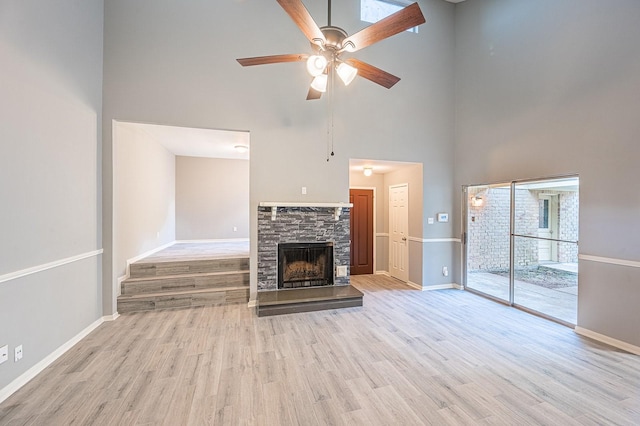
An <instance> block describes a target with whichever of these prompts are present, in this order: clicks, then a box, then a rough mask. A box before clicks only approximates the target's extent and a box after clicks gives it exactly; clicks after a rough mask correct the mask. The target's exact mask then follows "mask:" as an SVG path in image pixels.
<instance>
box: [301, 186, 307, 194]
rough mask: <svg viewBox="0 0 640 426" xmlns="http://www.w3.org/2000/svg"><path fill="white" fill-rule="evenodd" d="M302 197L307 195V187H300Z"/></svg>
mask: <svg viewBox="0 0 640 426" xmlns="http://www.w3.org/2000/svg"><path fill="white" fill-rule="evenodd" d="M302 195H307V187H306V186H303V187H302Z"/></svg>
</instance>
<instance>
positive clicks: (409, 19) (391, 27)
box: [237, 0, 425, 100]
mask: <svg viewBox="0 0 640 426" xmlns="http://www.w3.org/2000/svg"><path fill="white" fill-rule="evenodd" d="M277 2H278V3H279V4H280V6H282V8H283V9H284V10H285V12H287V13H288V14H289V16H290V17H291V19H293V21H294V22H295V23H296V25H297V26H298V27H299V28H300V30H301V31H302V32H303V33H304V35H305V36H306V37H307V39H309V41H310V42H311V48H312V49H313V54H311V55H309V54H306V53H298V54H285V55H271V56H258V57H253V58H241V59H237V61H238V62H239V63H240V65H242V66H243V67H248V66H252V65H265V64H276V63H281V62H303V61H306V62H307V71H308V72H309V74H311V76H312V77H313V80H312V82H311V87H310V88H309V93H308V94H307V100H310V99H319V98H320V97H321V96H322V93H324V92H325V91H326V90H327V81H328V78H329V76H330V75H331V76H333V73H334V71H335V73H336V74H338V77H340V79H341V80H342V81H343V83H344V84H345V85H348V84H349V83H351V81H353V79H354V78H355V77H356V75H358V74H359V75H360V76H361V77H363V78H366V79H367V80H370V81H372V82H374V83H377V84H379V85H381V86H383V87H386V88H387V89H390V88H391V87H392V86H393V85H394V84H396V83H397V82H398V81H400V78H399V77H396V76H395V75H392V74H389V73H388V72H386V71H383V70H381V69H380V68H376V67H374V66H373V65H370V64H368V63H366V62H363V61H360V60H358V59H355V58H346V59H343V58H342V57H341V55H342V54H343V53H344V52H347V53H351V52H355V51H358V50H360V49H363V48H365V47H367V46H370V45H372V44H374V43H377V42H379V41H381V40H384V39H385V38H388V37H391V36H393V35H396V34H398V33H401V32H403V31H405V30H408V29H409V28H413V27H416V26H418V25H420V24H423V23H424V22H425V18H424V16H423V15H422V11H421V10H420V7H419V6H418V3H413V4H411V5H409V6H407V7H405V8H403V9H401V10H399V11H398V12H396V13H394V14H392V15H389V16H388V17H386V18H384V19H382V20H380V21H378V22H376V23H375V24H372V25H369V26H368V27H366V28H364V29H363V30H361V31H359V32H357V33H355V34H353V35H351V36H350V35H348V34H347V32H346V31H345V30H343V29H342V28H340V27H335V26H332V25H331V0H328V8H329V11H328V25H327V26H324V27H318V25H317V24H316V22H315V21H314V20H313V18H312V17H311V15H310V14H309V11H308V10H307V9H306V7H305V6H304V4H302V1H301V0H277Z"/></svg>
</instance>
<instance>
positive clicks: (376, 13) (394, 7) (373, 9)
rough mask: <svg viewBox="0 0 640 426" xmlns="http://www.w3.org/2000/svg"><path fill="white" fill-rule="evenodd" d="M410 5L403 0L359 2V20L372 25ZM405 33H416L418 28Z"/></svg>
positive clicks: (363, 0)
mask: <svg viewBox="0 0 640 426" xmlns="http://www.w3.org/2000/svg"><path fill="white" fill-rule="evenodd" d="M410 4H411V3H410V2H408V1H403V0H360V20H361V21H365V22H371V23H372V24H373V23H376V22H378V21H380V20H381V19H384V18H386V17H387V16H389V15H391V14H393V13H396V12H397V11H399V10H400V9H403V8H405V7H407V6H409V5H410ZM407 31H410V32H412V33H417V32H418V27H413V28H410V29H408V30H407Z"/></svg>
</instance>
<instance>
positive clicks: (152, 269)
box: [129, 258, 249, 278]
mask: <svg viewBox="0 0 640 426" xmlns="http://www.w3.org/2000/svg"><path fill="white" fill-rule="evenodd" d="M248 269H249V259H248V258H232V259H206V260H193V261H188V262H184V261H182V262H160V263H133V264H131V266H130V268H129V276H130V278H145V277H161V276H166V275H185V274H206V273H210V272H230V271H242V270H248Z"/></svg>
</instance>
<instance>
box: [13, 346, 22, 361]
mask: <svg viewBox="0 0 640 426" xmlns="http://www.w3.org/2000/svg"><path fill="white" fill-rule="evenodd" d="M14 355H15V357H14V359H15V362H18V361H20V360H21V359H22V345H20V346H16V349H15V351H14Z"/></svg>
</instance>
